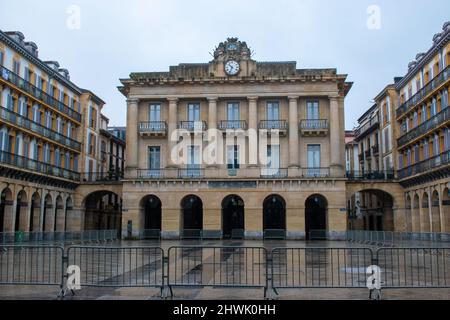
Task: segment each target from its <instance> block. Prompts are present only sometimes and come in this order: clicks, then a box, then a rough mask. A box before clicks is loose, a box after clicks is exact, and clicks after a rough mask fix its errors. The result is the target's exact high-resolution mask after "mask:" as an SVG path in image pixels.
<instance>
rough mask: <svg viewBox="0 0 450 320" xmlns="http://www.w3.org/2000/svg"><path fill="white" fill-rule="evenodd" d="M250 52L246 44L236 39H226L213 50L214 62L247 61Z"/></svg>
mask: <svg viewBox="0 0 450 320" xmlns="http://www.w3.org/2000/svg"><path fill="white" fill-rule="evenodd" d="M251 55H252V52H251V50H250V48H249V47H248V46H247V43H246V42H242V41H239V39H238V38H228V39H227V41H225V42H221V43H220V44H219V45H218V46H217V47H216V48H215V50H214V59H215V60H230V59H234V60H247V59H250V58H251Z"/></svg>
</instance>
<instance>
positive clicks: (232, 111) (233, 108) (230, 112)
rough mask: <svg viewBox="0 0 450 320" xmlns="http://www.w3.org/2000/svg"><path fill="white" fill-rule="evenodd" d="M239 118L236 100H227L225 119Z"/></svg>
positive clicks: (234, 119) (233, 119) (236, 119)
mask: <svg viewBox="0 0 450 320" xmlns="http://www.w3.org/2000/svg"><path fill="white" fill-rule="evenodd" d="M240 118H241V115H240V108H239V103H238V102H229V103H228V105H227V119H228V121H239V120H240Z"/></svg>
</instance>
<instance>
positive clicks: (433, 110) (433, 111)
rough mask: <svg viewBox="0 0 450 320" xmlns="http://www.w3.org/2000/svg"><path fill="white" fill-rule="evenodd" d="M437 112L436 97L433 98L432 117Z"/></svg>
mask: <svg viewBox="0 0 450 320" xmlns="http://www.w3.org/2000/svg"><path fill="white" fill-rule="evenodd" d="M436 113H437V103H436V98H433V100H432V102H431V114H430V118H431V117H433V116H435V115H436Z"/></svg>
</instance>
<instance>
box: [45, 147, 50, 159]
mask: <svg viewBox="0 0 450 320" xmlns="http://www.w3.org/2000/svg"><path fill="white" fill-rule="evenodd" d="M44 162H45V163H50V146H49V145H48V144H47V143H46V144H45V145H44Z"/></svg>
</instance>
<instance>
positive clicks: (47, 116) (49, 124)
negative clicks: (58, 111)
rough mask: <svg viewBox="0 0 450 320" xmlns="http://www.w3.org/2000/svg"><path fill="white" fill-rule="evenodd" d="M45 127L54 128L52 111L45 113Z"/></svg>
mask: <svg viewBox="0 0 450 320" xmlns="http://www.w3.org/2000/svg"><path fill="white" fill-rule="evenodd" d="M45 126H46V127H47V128H49V129H51V128H52V113H51V112H50V111H45Z"/></svg>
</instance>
